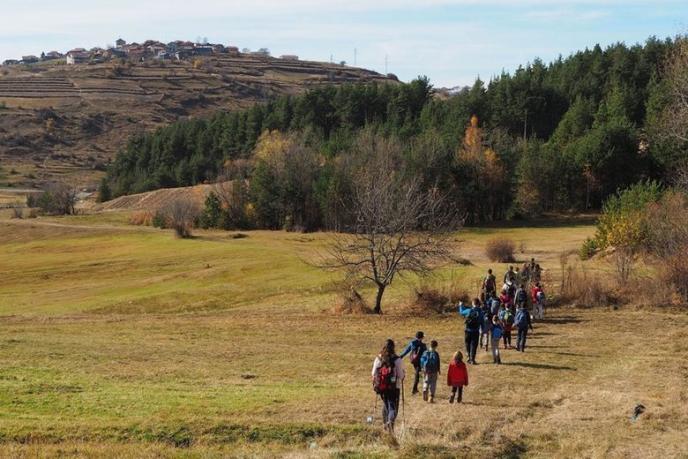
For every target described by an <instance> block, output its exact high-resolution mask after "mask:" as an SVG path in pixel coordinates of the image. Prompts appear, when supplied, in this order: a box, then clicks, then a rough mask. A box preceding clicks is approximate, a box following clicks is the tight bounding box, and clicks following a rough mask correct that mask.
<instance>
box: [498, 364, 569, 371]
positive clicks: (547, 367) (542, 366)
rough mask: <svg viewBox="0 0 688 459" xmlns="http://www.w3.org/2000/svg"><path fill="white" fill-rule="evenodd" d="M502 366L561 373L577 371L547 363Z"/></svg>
mask: <svg viewBox="0 0 688 459" xmlns="http://www.w3.org/2000/svg"><path fill="white" fill-rule="evenodd" d="M504 365H508V366H514V367H525V368H536V369H539V370H563V371H577V370H578V369H577V368H573V367H567V366H561V365H549V364H547V363H529V362H504Z"/></svg>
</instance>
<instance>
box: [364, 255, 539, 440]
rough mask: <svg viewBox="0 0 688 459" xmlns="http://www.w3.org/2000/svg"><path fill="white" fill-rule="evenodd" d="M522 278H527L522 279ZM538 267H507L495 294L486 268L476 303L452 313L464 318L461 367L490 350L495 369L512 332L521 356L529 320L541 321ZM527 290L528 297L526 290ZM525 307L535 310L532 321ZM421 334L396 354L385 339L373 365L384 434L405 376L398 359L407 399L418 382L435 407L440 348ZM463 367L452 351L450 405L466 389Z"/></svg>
mask: <svg viewBox="0 0 688 459" xmlns="http://www.w3.org/2000/svg"><path fill="white" fill-rule="evenodd" d="M524 273H526V277H524ZM540 276H541V269H540V265H538V264H536V263H535V260H534V259H531V263H530V264H526V265H524V268H523V269H522V270H520V272H519V269H518V268H517V269H516V270H514V268H513V267H512V266H510V267H509V269H508V271H507V272H506V273H505V274H504V284H503V286H502V288H501V289H500V291H499V294H498V293H497V282H496V277H495V276H494V274H493V273H492V270H491V269H489V270H488V273H487V276H486V277H485V279H484V280H483V282H482V285H481V294H480V298H475V299H473V301H472V302H471V304H470V305H465V304H464V303H463V302H460V303H459V305H458V307H457V312H458V314H459V315H460V317H462V318H463V319H464V343H465V351H466V357H467V361H466V363H468V364H472V365H477V362H476V354H477V352H478V347H480V348H483V347H484V348H485V351H486V352H488V351H489V350H490V349H491V351H492V358H493V363H494V364H497V365H499V364H501V363H502V356H501V354H500V343H503V348H504V349H511V348H512V346H511V333H512V330H513V329H514V328H515V329H516V331H517V339H516V350H517V351H520V352H525V349H526V340H527V336H528V331H532V330H533V319H534V318H535V319H543V318H544V305H545V293H544V291H543V289H542V286H541V284H540ZM528 288H529V289H530V292H529V291H528ZM529 303H530V304H532V306H533V308H534V309H535V310H536V315H535V316H532V315H531V313H530V311H529ZM424 339H425V334H424V333H423V332H422V331H418V332H417V333H416V336H415V338H414V339H412V340H411V341H410V342H409V343H408V345H407V346H406V347H405V348H404V349H403V350H402V351H401V353H400V354H398V355H397V354H396V352H395V343H394V341H393V340H391V339H388V340H387V341H386V342H385V345H384V346H383V348H382V350H381V351H380V354H379V355H378V356H377V357H376V358H375V361H374V362H373V370H372V377H373V389H374V390H375V392H376V393H377V394H378V395H379V397H380V398H381V400H382V417H383V422H384V426H385V429H386V430H388V431H389V432H393V431H394V423H395V420H396V418H397V414H398V411H399V402H400V400H401V401H402V402H403V397H404V393H403V387H404V386H403V381H404V378H405V376H406V373H405V370H404V366H403V363H402V361H403V359H404V357H406V356H410V362H411V365H412V366H413V369H414V378H413V389H412V395H416V394H418V393H420V392H421V391H419V385H420V383H421V378H422V383H423V384H422V389H421V390H422V396H423V400H425V401H427V402H430V403H434V402H435V394H436V391H437V381H438V379H439V376H440V374H441V367H442V365H441V360H440V355H439V352H438V346H439V343H438V342H437V341H436V340H432V341H430V346H429V347H428V346H427V345H426V344H425V342H424ZM466 363H464V354H463V353H462V352H461V351H460V350H459V351H456V352H455V353H454V355H453V357H452V359H451V361H450V362H449V366H448V367H447V385H448V386H449V387H451V396H450V398H449V403H454V402H455V401H456V402H457V403H461V402H462V401H463V387H464V386H467V385H468V368H467V366H466Z"/></svg>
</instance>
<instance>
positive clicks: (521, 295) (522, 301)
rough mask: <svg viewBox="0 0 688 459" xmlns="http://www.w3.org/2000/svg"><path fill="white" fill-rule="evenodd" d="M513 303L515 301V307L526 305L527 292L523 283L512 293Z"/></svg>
mask: <svg viewBox="0 0 688 459" xmlns="http://www.w3.org/2000/svg"><path fill="white" fill-rule="evenodd" d="M514 303H516V308H518V307H526V306H527V304H528V292H526V286H525V284H521V285H520V286H519V287H518V290H516V294H515V295H514Z"/></svg>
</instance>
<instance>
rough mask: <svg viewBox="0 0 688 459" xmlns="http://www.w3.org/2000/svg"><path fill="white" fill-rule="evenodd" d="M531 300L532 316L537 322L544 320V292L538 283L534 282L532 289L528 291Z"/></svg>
mask: <svg viewBox="0 0 688 459" xmlns="http://www.w3.org/2000/svg"><path fill="white" fill-rule="evenodd" d="M530 295H531V299H532V301H533V315H534V316H535V318H536V319H537V320H542V319H544V318H545V292H544V290H542V286H540V283H539V282H536V283H535V285H534V286H533V289H532V290H531V291H530Z"/></svg>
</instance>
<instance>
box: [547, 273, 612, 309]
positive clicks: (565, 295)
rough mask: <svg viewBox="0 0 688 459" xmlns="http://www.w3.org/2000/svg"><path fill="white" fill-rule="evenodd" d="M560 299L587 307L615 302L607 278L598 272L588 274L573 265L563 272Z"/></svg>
mask: <svg viewBox="0 0 688 459" xmlns="http://www.w3.org/2000/svg"><path fill="white" fill-rule="evenodd" d="M560 300H561V301H563V302H570V303H573V304H574V305H576V306H580V307H588V308H592V307H599V306H608V305H609V304H612V303H615V302H616V299H615V298H614V296H613V294H612V288H611V286H610V285H609V281H608V279H606V278H604V277H602V275H601V274H600V273H596V274H589V273H588V272H587V271H586V270H584V269H582V268H576V267H574V266H568V267H567V269H566V271H565V272H564V273H563V283H562V286H561V297H560Z"/></svg>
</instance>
